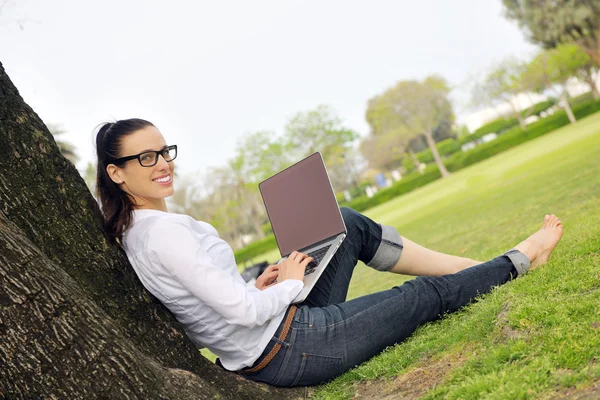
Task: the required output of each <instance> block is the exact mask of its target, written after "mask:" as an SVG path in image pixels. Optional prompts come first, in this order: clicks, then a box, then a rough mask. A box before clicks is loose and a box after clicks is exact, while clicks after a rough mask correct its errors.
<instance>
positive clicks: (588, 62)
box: [562, 44, 600, 100]
mask: <svg viewBox="0 0 600 400" xmlns="http://www.w3.org/2000/svg"><path fill="white" fill-rule="evenodd" d="M562 47H564V48H566V49H567V50H565V51H567V52H569V53H571V55H572V57H573V60H572V61H571V62H572V63H573V62H577V68H576V70H575V77H576V78H577V79H579V80H580V81H582V82H585V83H586V84H587V85H588V86H589V87H590V90H591V91H592V95H593V96H594V99H596V100H598V99H600V92H599V91H598V86H597V85H596V80H597V79H598V77H599V75H600V67H599V66H598V64H597V63H596V62H595V61H594V60H592V58H591V57H590V56H589V55H588V54H587V53H586V52H584V51H583V50H582V49H581V47H579V46H576V45H573V44H571V45H569V44H565V45H562Z"/></svg>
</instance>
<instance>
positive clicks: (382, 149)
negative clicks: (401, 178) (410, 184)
mask: <svg viewBox="0 0 600 400" xmlns="http://www.w3.org/2000/svg"><path fill="white" fill-rule="evenodd" d="M405 151H406V143H405V141H404V140H403V138H402V136H400V135H398V134H396V132H394V131H389V132H386V133H383V134H381V135H378V136H375V135H369V136H366V137H364V138H363V139H362V140H361V141H360V152H361V154H362V155H363V157H364V158H365V159H366V160H367V162H368V163H369V167H370V168H373V169H378V170H389V169H392V168H394V167H396V166H398V164H399V163H400V162H401V160H402V157H403V155H404V153H405Z"/></svg>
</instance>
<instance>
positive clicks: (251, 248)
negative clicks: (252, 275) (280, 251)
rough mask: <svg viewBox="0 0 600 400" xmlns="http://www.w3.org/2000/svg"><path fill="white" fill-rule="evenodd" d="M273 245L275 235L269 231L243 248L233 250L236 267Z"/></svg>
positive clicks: (275, 245) (271, 247)
mask: <svg viewBox="0 0 600 400" xmlns="http://www.w3.org/2000/svg"><path fill="white" fill-rule="evenodd" d="M275 247H277V241H276V240H275V236H273V234H272V233H271V234H269V235H266V236H265V237H264V238H263V239H261V240H257V241H255V242H252V243H250V244H249V245H248V246H246V247H244V248H243V249H239V250H236V251H235V252H234V255H235V262H236V263H237V264H238V267H241V266H242V264H243V263H246V262H248V261H252V260H253V259H254V258H256V257H257V256H260V255H262V254H264V253H265V252H267V251H269V250H271V249H273V248H275ZM260 261H262V260H260Z"/></svg>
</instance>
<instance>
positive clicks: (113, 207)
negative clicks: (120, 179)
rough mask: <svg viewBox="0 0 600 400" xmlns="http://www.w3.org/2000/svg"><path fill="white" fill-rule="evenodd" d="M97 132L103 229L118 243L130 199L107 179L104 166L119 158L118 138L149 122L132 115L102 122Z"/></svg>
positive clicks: (129, 213)
mask: <svg viewBox="0 0 600 400" xmlns="http://www.w3.org/2000/svg"><path fill="white" fill-rule="evenodd" d="M101 125H102V126H101V127H100V129H99V130H98V133H97V135H96V154H97V156H98V164H97V174H96V192H97V194H98V197H99V198H100V204H101V205H102V213H103V214H104V229H105V231H106V233H107V234H108V237H109V239H110V241H111V242H112V243H115V242H116V241H117V240H118V241H119V242H121V239H122V237H123V232H125V230H127V228H129V225H131V217H132V212H133V201H132V199H131V198H130V196H129V195H128V194H127V193H125V192H124V191H123V190H122V189H121V188H120V187H119V185H117V184H116V183H115V182H113V181H112V179H110V177H109V176H108V173H107V172H106V166H107V165H109V164H115V165H117V166H119V167H120V166H122V165H123V164H118V163H115V162H114V159H115V158H118V157H122V156H123V154H121V141H122V139H123V138H124V137H125V136H128V135H130V134H132V133H133V132H135V131H137V130H140V129H143V128H145V127H148V126H154V124H152V123H151V122H149V121H146V120H143V119H139V118H131V119H122V120H119V121H116V122H106V123H103V124H101Z"/></svg>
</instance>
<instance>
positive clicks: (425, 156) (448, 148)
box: [416, 138, 461, 164]
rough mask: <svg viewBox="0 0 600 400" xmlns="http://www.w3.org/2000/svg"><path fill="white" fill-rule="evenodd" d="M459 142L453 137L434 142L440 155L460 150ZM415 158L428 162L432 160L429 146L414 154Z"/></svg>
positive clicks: (447, 154)
mask: <svg viewBox="0 0 600 400" xmlns="http://www.w3.org/2000/svg"><path fill="white" fill-rule="evenodd" d="M460 146H461V145H460V144H459V143H458V141H457V140H456V139H454V138H448V139H444V140H442V141H441V142H438V143H436V147H437V149H438V152H439V153H440V156H442V157H444V156H449V155H451V154H454V153H456V152H457V151H460ZM416 156H417V159H418V160H419V161H421V162H422V163H425V164H429V163H432V162H433V154H432V153H431V149H430V148H426V149H425V150H423V151H421V152H419V153H417V154H416Z"/></svg>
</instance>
